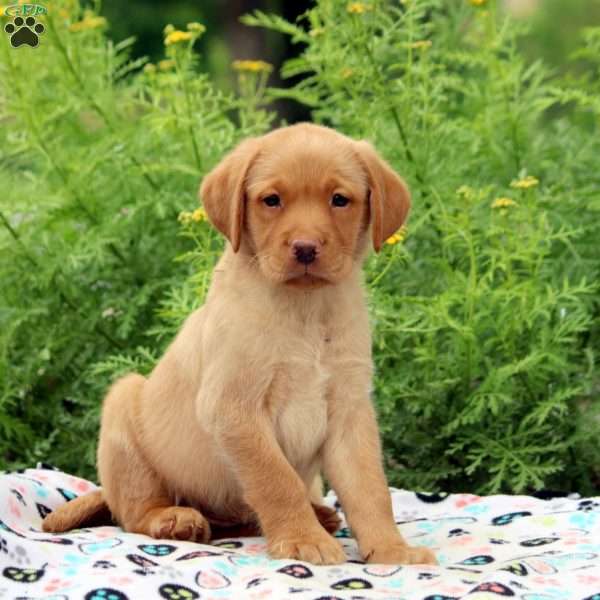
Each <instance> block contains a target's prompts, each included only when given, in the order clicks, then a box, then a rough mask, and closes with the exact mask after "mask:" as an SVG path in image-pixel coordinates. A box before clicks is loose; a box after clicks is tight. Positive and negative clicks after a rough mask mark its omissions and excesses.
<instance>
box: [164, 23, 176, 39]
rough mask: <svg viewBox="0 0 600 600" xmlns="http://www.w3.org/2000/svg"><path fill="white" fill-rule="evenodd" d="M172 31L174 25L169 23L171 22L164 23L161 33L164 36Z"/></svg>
mask: <svg viewBox="0 0 600 600" xmlns="http://www.w3.org/2000/svg"><path fill="white" fill-rule="evenodd" d="M174 31H175V27H173V25H171V23H169V24H168V25H165V28H164V29H163V34H164V35H165V36H167V35H169V34H170V33H173V32H174Z"/></svg>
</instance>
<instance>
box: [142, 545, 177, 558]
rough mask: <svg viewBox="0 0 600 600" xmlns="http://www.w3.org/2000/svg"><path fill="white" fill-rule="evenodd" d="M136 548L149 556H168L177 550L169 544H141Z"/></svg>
mask: <svg viewBox="0 0 600 600" xmlns="http://www.w3.org/2000/svg"><path fill="white" fill-rule="evenodd" d="M138 548H139V549H140V550H141V551H142V552H145V553H146V554H150V555H151V556H168V555H169V554H171V553H172V552H175V550H177V548H176V547H175V546H171V544H142V545H141V546H138Z"/></svg>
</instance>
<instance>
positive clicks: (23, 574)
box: [2, 567, 45, 583]
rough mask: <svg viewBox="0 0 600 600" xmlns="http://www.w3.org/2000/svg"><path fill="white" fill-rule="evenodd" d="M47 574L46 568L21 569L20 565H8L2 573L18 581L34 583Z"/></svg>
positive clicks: (7, 577)
mask: <svg viewBox="0 0 600 600" xmlns="http://www.w3.org/2000/svg"><path fill="white" fill-rule="evenodd" d="M44 574H45V571H44V569H19V568H18V567H6V569H4V571H2V575H4V577H6V579H10V580H11V581H16V582H18V583H34V582H36V581H39V580H40V579H41V578H42V577H43V576H44Z"/></svg>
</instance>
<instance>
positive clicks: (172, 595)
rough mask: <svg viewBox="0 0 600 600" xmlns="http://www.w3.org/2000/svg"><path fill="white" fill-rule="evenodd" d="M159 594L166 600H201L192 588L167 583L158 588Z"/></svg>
mask: <svg viewBox="0 0 600 600" xmlns="http://www.w3.org/2000/svg"><path fill="white" fill-rule="evenodd" d="M158 593H159V594H160V595H161V596H162V597H163V598H166V600H195V598H200V595H199V594H198V593H197V592H194V590H190V588H186V587H185V586H183V585H176V584H174V583H167V584H165V585H161V586H160V588H158Z"/></svg>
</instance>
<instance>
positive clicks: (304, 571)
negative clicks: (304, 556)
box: [277, 564, 313, 579]
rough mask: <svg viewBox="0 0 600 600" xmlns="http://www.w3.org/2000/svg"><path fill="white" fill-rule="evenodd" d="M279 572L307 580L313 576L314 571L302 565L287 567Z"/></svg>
mask: <svg viewBox="0 0 600 600" xmlns="http://www.w3.org/2000/svg"><path fill="white" fill-rule="evenodd" d="M277 570H278V572H279V573H283V574H284V575H289V576H290V577H296V578H298V579H306V578H307V577H312V576H313V573H312V571H311V570H310V569H309V568H308V567H305V566H304V565H300V564H293V565H286V566H285V567H282V568H281V569H277Z"/></svg>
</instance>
